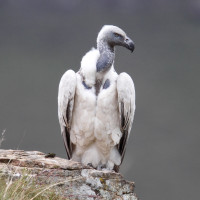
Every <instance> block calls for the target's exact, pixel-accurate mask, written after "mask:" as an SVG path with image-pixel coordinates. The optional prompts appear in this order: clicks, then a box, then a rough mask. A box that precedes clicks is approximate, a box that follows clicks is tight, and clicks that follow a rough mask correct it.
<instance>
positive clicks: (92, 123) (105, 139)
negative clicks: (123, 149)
mask: <svg viewBox="0 0 200 200" xmlns="http://www.w3.org/2000/svg"><path fill="white" fill-rule="evenodd" d="M114 77H115V78H114V80H113V79H112V80H110V79H109V78H106V79H105V80H104V81H103V82H102V85H101V87H100V90H99V93H98V95H96V94H95V91H96V90H95V87H94V86H93V87H90V88H89V87H87V85H86V84H85V83H83V81H82V80H81V77H80V76H79V75H77V88H76V93H75V102H74V110H73V118H72V126H71V141H72V143H73V145H74V148H75V150H74V152H73V155H72V159H73V160H77V161H80V162H82V163H83V164H88V163H91V164H92V165H93V166H94V167H97V166H99V163H101V165H106V167H107V168H110V169H112V168H113V166H114V165H119V164H120V162H121V157H120V155H119V153H118V150H117V148H116V145H117V144H118V143H119V141H120V138H121V137H122V133H121V131H120V122H119V108H118V100H117V88H116V87H117V86H116V79H117V75H116V76H114Z"/></svg>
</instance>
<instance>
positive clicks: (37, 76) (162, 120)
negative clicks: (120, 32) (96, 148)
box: [0, 0, 200, 200]
mask: <svg viewBox="0 0 200 200" xmlns="http://www.w3.org/2000/svg"><path fill="white" fill-rule="evenodd" d="M104 24H113V25H117V26H119V27H121V28H122V29H124V30H125V31H126V32H127V34H128V35H129V36H130V37H131V38H132V39H133V40H134V41H135V44H136V49H135V52H134V53H133V54H131V53H130V52H129V51H128V50H126V49H123V48H120V47H119V48H118V49H117V53H116V54H117V55H116V61H115V68H116V70H117V71H118V72H119V73H120V72H122V71H126V72H128V73H129V74H130V75H131V76H132V78H133V80H134V82H135V87H136V107H137V108H136V115H135V120H134V125H133V128H132V132H131V137H130V140H129V143H128V147H127V153H126V156H125V160H124V163H123V165H122V168H121V173H122V174H123V175H124V176H125V177H126V178H127V179H129V180H131V181H134V182H135V183H136V190H135V191H136V193H137V195H138V196H139V197H140V198H141V199H142V200H169V199H170V200H171V199H174V200H188V199H194V200H196V199H199V196H200V194H199V193H200V156H199V153H200V128H199V124H200V121H199V118H200V106H199V98H200V92H199V84H200V80H199V76H200V75H199V73H200V66H199V63H200V62H199V57H200V39H199V38H200V1H199V0H132V1H131V0H123V1H122V0H107V1H106V0H101V1H100V0H99V1H95V0H88V1H83V0H73V1H68V0H56V1H55V0H40V1H39V0H0V132H2V131H3V130H4V129H6V132H5V139H6V140H5V141H4V142H3V144H2V146H1V148H4V149H8V148H12V149H25V150H39V151H43V152H46V153H48V152H55V153H56V154H57V155H58V156H61V157H65V156H66V154H65V150H64V145H63V142H62V139H61V136H60V130H59V124H58V120H57V88H58V84H59V80H60V77H61V76H62V74H63V73H64V72H65V70H67V69H69V68H72V69H74V70H76V71H77V70H78V69H79V66H80V61H81V58H82V56H83V55H84V54H85V53H86V52H87V51H88V50H89V49H90V48H91V47H93V46H95V45H96V37H97V34H98V31H99V30H100V28H101V27H102V26H103V25H104Z"/></svg>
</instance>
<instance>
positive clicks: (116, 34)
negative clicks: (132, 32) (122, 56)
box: [114, 33, 122, 39]
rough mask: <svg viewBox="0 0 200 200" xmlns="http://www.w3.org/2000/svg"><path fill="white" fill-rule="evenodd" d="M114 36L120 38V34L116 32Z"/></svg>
mask: <svg viewBox="0 0 200 200" xmlns="http://www.w3.org/2000/svg"><path fill="white" fill-rule="evenodd" d="M114 36H115V37H116V38H119V39H121V38H122V36H121V35H120V34H118V33H114Z"/></svg>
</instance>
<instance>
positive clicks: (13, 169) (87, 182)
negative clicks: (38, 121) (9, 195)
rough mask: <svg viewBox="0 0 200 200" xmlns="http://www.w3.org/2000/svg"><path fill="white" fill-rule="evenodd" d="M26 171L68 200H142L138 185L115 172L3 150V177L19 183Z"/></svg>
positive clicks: (33, 153) (0, 159)
mask: <svg viewBox="0 0 200 200" xmlns="http://www.w3.org/2000/svg"><path fill="white" fill-rule="evenodd" d="M24 169H26V170H28V171H29V176H31V177H32V178H35V179H36V180H37V182H38V184H51V185H53V184H54V186H53V188H54V190H55V191H56V193H58V194H59V195H61V196H63V197H64V198H66V199H73V200H74V199H80V200H95V199H99V200H100V199H105V200H106V199H108V200H110V199H119V200H138V198H137V197H136V195H135V194H134V187H135V185H134V183H133V182H130V181H126V180H124V178H123V177H122V175H121V174H119V173H116V172H114V171H109V170H102V171H99V170H96V169H93V168H91V167H89V166H84V165H82V164H81V163H78V162H74V161H71V160H66V159H63V158H59V157H54V158H45V154H44V153H42V152H39V151H23V150H0V173H1V175H2V176H5V177H8V176H9V177H13V179H17V178H20V177H21V175H22V174H23V173H24Z"/></svg>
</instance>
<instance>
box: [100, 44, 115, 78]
mask: <svg viewBox="0 0 200 200" xmlns="http://www.w3.org/2000/svg"><path fill="white" fill-rule="evenodd" d="M97 49H98V50H99V52H100V57H99V59H98V60H97V64H96V67H97V73H101V74H102V73H103V74H104V73H105V72H107V71H109V70H110V68H111V66H112V64H113V61H114V59H115V49H114V46H111V45H110V44H108V42H106V41H104V40H101V41H99V42H98V44H97Z"/></svg>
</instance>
